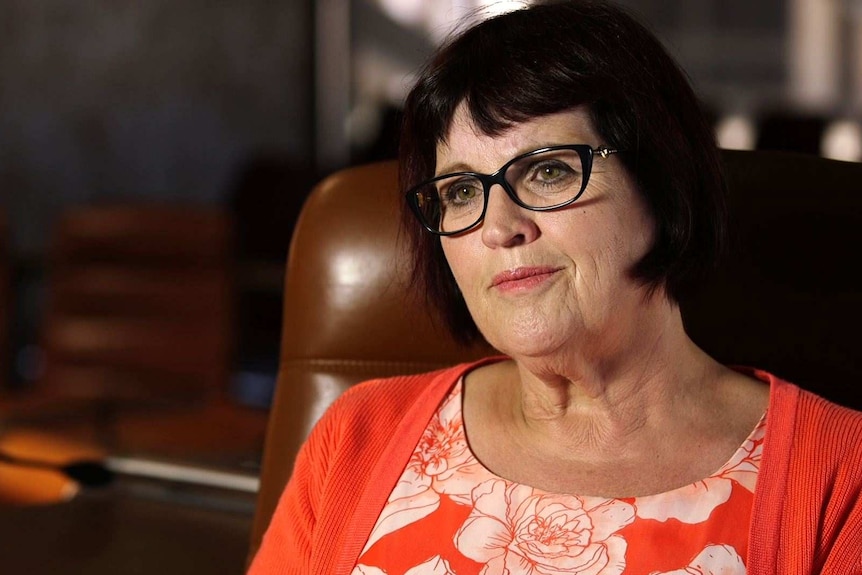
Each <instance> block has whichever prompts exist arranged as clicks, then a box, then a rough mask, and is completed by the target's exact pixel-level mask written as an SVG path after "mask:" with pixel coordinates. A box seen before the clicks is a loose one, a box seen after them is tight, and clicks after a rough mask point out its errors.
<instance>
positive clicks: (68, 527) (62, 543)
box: [0, 480, 254, 575]
mask: <svg viewBox="0 0 862 575" xmlns="http://www.w3.org/2000/svg"><path fill="white" fill-rule="evenodd" d="M253 509H254V496H253V495H251V494H245V493H238V492H227V491H222V490H215V489H212V488H200V487H193V486H188V485H180V484H169V483H164V482H156V481H152V480H146V481H143V480H120V481H119V482H118V483H116V484H114V485H113V486H110V487H107V488H101V489H93V490H90V491H85V492H82V493H80V494H79V495H78V496H77V497H76V498H75V499H73V500H72V501H70V502H68V503H62V504H57V505H50V506H38V507H17V508H16V507H7V508H3V509H0V557H2V558H3V559H2V561H3V571H4V573H22V574H28V575H43V574H45V575H48V574H51V575H56V574H57V573H70V574H78V573H80V574H84V575H103V574H104V575H107V574H112V575H113V574H118V573H119V574H123V575H174V574H176V575H180V574H183V575H187V574H190V573H195V574H206V575H221V574H224V575H239V574H241V573H243V572H244V570H245V562H246V554H247V551H248V538H249V534H250V531H251V524H252V517H253Z"/></svg>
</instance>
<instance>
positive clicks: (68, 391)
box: [42, 204, 233, 400]
mask: <svg viewBox="0 0 862 575" xmlns="http://www.w3.org/2000/svg"><path fill="white" fill-rule="evenodd" d="M231 224H232V223H231V219H230V217H229V216H228V215H227V214H226V213H225V212H224V211H222V210H220V209H217V208H212V207H204V206H186V205H169V204H122V205H104V206H81V207H76V208H72V209H69V210H68V211H66V212H65V213H64V214H62V216H61V217H60V219H59V220H58V221H57V223H56V225H55V228H54V235H53V240H52V246H51V252H50V254H49V257H50V260H49V266H48V270H47V272H48V282H47V289H48V294H47V295H48V301H47V307H46V311H45V316H44V319H43V322H42V325H43V329H42V345H43V348H44V351H45V356H46V366H45V369H46V371H45V376H44V378H43V381H42V385H43V386H44V387H46V388H48V389H47V390H46V391H51V392H54V393H57V394H60V395H63V396H68V397H76V396H81V397H84V398H89V397H93V396H96V397H116V398H129V399H131V400H137V399H160V398H161V399H164V398H176V399H188V398H198V397H200V396H201V395H212V394H214V393H221V392H223V391H224V390H225V389H226V388H227V385H228V376H229V369H230V359H231V348H232V337H233V336H232V333H231V325H232V305H233V302H232V292H231V283H232V282H231V274H232V270H231V263H232V255H231V245H232V229H231V227H232V226H231Z"/></svg>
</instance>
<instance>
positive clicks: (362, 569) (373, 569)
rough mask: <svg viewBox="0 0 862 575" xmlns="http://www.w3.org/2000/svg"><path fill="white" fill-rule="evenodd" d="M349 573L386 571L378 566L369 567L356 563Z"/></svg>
mask: <svg viewBox="0 0 862 575" xmlns="http://www.w3.org/2000/svg"><path fill="white" fill-rule="evenodd" d="M350 575H387V574H386V571H384V570H383V569H380V568H378V567H369V566H368V565H357V566H356V567H354V568H353V571H351V572H350Z"/></svg>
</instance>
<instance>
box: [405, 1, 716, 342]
mask: <svg viewBox="0 0 862 575" xmlns="http://www.w3.org/2000/svg"><path fill="white" fill-rule="evenodd" d="M462 102H464V103H465V105H466V106H467V110H468V111H469V114H470V116H471V119H472V120H473V122H474V123H475V124H476V126H477V128H478V129H479V130H481V131H482V132H483V133H485V134H487V135H492V136H493V135H499V134H503V133H505V131H506V130H507V129H508V128H510V127H512V126H514V125H516V124H518V123H519V122H523V121H525V120H529V119H531V118H536V117H540V116H544V115H548V114H553V113H556V112H561V111H565V110H569V109H574V108H576V107H578V106H585V107H586V109H587V110H588V112H589V115H590V118H591V119H592V122H593V125H594V127H595V128H596V130H597V131H598V133H599V135H601V136H602V137H603V138H604V141H603V142H602V144H605V145H608V146H611V147H614V148H617V149H619V150H621V151H622V153H621V154H620V159H621V161H622V164H623V166H624V169H626V170H627V171H628V172H629V175H630V176H632V178H633V180H634V182H635V183H636V185H637V188H638V191H639V192H640V193H641V194H642V195H643V196H644V198H645V199H646V202H647V205H648V206H649V208H650V210H651V212H652V214H653V217H654V219H655V225H656V230H655V232H656V233H655V243H654V245H653V246H652V247H651V249H650V250H649V251H648V253H646V254H645V255H644V257H643V258H642V259H641V260H640V261H639V262H638V263H637V264H635V265H634V266H633V269H632V270H631V274H632V277H633V278H635V279H637V280H639V281H641V282H642V283H643V285H646V286H647V287H648V288H649V290H650V292H655V290H656V289H658V288H659V287H662V286H663V287H664V289H665V291H666V293H667V297H668V298H670V300H671V301H674V302H679V301H680V299H681V298H683V297H684V296H685V295H686V294H687V293H689V292H690V291H691V290H693V289H695V288H697V287H698V286H699V285H700V284H701V282H702V281H703V280H704V278H705V276H706V274H707V273H708V272H709V271H711V270H712V269H713V268H714V267H715V266H716V265H717V263H718V261H719V260H720V258H721V256H722V255H723V252H724V249H725V244H726V235H727V223H726V217H727V216H726V211H727V210H726V206H725V191H726V190H725V182H724V176H723V174H722V169H721V162H720V158H719V154H718V149H717V147H716V145H715V139H714V135H713V131H712V127H711V124H710V123H709V122H708V121H707V118H706V116H705V115H704V113H703V112H702V110H701V108H700V105H699V102H698V100H697V97H696V96H695V94H694V92H693V90H692V88H691V86H690V85H689V82H688V80H687V78H686V76H685V75H684V73H683V72H682V71H681V70H680V68H679V66H678V65H677V63H676V62H675V61H674V60H673V58H671V57H670V55H668V53H667V52H666V51H665V49H664V48H663V47H662V45H661V43H660V42H659V40H658V39H657V38H656V37H655V36H654V35H653V34H652V33H651V32H649V31H648V30H647V29H646V28H645V27H644V26H643V25H642V24H640V23H639V22H638V21H637V20H636V19H635V18H633V17H632V16H631V15H629V14H628V13H627V12H626V11H624V10H623V9H622V8H620V7H618V6H615V5H613V4H609V3H607V2H604V1H600V0H563V1H551V2H547V1H545V2H540V3H537V4H534V5H532V6H530V7H528V8H524V9H521V10H516V11H514V12H509V13H506V14H503V15H500V16H496V17H493V18H490V19H488V20H484V21H482V22H480V23H478V24H475V25H473V26H472V27H470V28H468V29H466V30H465V31H464V32H463V33H461V34H459V35H458V36H456V37H454V38H452V39H451V40H450V41H449V42H448V43H446V44H445V45H443V46H442V47H441V48H440V49H439V50H438V51H437V52H436V54H435V55H434V56H433V57H432V59H431V60H430V61H429V62H428V64H427V65H426V67H425V68H424V69H423V71H422V73H421V74H420V76H419V78H418V80H417V82H416V84H415V85H414V87H413V88H412V90H411V91H410V93H409V95H408V96H407V99H406V102H405V106H404V111H403V124H402V133H401V140H400V149H399V159H400V174H399V176H400V187H401V192H402V194H403V193H404V192H406V190H408V189H410V188H411V187H412V186H414V185H416V184H418V183H419V182H421V181H423V180H425V179H428V178H430V177H432V176H434V171H435V164H436V155H437V146H438V145H439V144H441V143H443V142H445V140H446V137H447V135H448V132H449V128H450V125H451V123H452V118H453V116H454V114H455V111H456V108H457V107H458V106H459V104H461V103H462ZM402 225H403V227H404V229H405V231H406V233H407V236H408V240H409V242H410V245H411V248H412V249H411V253H413V254H414V261H413V270H412V272H413V274H412V277H413V281H414V283H415V285H414V287H416V288H418V290H419V291H420V292H421V293H424V295H425V297H426V299H427V300H428V302H429V303H430V304H431V305H432V306H433V307H435V308H437V309H438V310H439V311H440V312H441V315H442V319H443V320H444V323H445V325H446V327H448V328H449V330H450V331H451V332H452V334H453V335H454V336H455V338H456V339H457V340H458V341H460V342H462V343H471V342H473V341H476V340H478V339H479V338H480V337H481V334H480V333H479V330H478V328H477V327H476V324H475V323H474V322H473V319H472V317H471V316H470V314H469V312H468V310H467V306H466V303H465V302H464V298H463V297H462V295H461V293H460V290H459V289H458V286H457V284H456V283H455V279H454V277H453V275H452V272H451V271H450V269H449V265H448V263H447V262H446V259H445V257H444V255H443V250H442V248H441V245H440V238H439V237H437V236H435V235H433V234H430V233H428V232H426V231H425V230H424V229H423V228H422V226H421V225H419V224H418V222H417V221H416V220H415V218H414V216H413V214H412V213H411V211H410V209H409V207H408V205H407V202H406V201H405V202H403V204H402Z"/></svg>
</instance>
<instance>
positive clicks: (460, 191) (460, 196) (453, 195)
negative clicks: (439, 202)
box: [446, 184, 479, 204]
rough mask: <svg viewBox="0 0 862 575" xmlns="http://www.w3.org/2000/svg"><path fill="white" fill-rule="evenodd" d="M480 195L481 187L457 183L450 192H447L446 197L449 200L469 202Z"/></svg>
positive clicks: (460, 202) (459, 202) (458, 202)
mask: <svg viewBox="0 0 862 575" xmlns="http://www.w3.org/2000/svg"><path fill="white" fill-rule="evenodd" d="M478 195H479V189H478V188H477V187H476V186H472V185H469V184H456V185H454V186H451V187H450V188H449V192H448V193H447V194H446V199H447V200H448V201H449V202H453V203H456V204H463V203H465V202H469V201H470V200H472V199H474V198H475V197H476V196H478Z"/></svg>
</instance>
